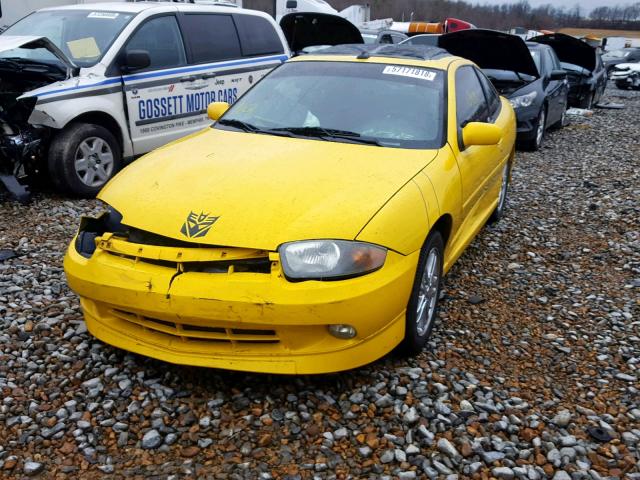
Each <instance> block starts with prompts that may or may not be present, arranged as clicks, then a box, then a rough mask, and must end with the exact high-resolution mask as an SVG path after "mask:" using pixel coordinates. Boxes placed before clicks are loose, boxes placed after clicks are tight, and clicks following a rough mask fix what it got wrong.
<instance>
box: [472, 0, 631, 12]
mask: <svg viewBox="0 0 640 480" xmlns="http://www.w3.org/2000/svg"><path fill="white" fill-rule="evenodd" d="M517 1H518V0H480V1H477V2H476V3H481V4H482V3H488V4H491V5H495V4H499V3H514V2H517ZM637 1H638V0H580V1H577V0H529V3H530V4H531V5H532V6H534V7H537V6H539V5H545V4H547V3H550V4H551V5H553V6H555V7H573V6H574V5H575V4H576V3H577V4H578V5H580V8H581V9H582V11H583V12H584V13H588V12H590V11H591V10H593V9H594V8H596V7H601V6H605V5H606V6H613V5H628V4H630V3H634V2H637Z"/></svg>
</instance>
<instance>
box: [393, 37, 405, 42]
mask: <svg viewBox="0 0 640 480" xmlns="http://www.w3.org/2000/svg"><path fill="white" fill-rule="evenodd" d="M391 36H392V37H393V43H400V42H401V41H403V40H404V39H405V37H401V36H400V35H391Z"/></svg>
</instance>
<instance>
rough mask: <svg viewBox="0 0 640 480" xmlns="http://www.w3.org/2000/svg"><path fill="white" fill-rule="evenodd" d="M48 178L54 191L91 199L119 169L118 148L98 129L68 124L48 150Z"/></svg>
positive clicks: (89, 125)
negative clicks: (54, 188)
mask: <svg viewBox="0 0 640 480" xmlns="http://www.w3.org/2000/svg"><path fill="white" fill-rule="evenodd" d="M48 160H49V161H48V167H49V175H50V177H51V180H52V182H53V184H54V186H55V187H56V189H57V190H59V191H63V192H67V193H71V194H73V195H76V196H78V197H84V198H91V197H95V196H96V195H97V193H98V192H99V191H100V190H101V189H102V187H103V186H104V185H105V184H106V183H107V182H108V181H109V179H111V177H113V176H114V175H115V174H116V172H117V171H118V170H119V169H120V168H121V165H122V153H121V149H120V144H119V143H118V141H117V140H116V138H115V137H114V135H113V134H112V133H111V132H110V131H109V130H107V129H106V128H104V127H101V126H100V125H93V124H89V123H72V124H71V125H69V126H68V127H66V128H65V129H64V130H62V132H60V134H58V135H57V136H56V137H55V138H54V139H53V141H52V142H51V145H50V147H49V159H48Z"/></svg>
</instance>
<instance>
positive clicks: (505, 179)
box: [489, 161, 511, 223]
mask: <svg viewBox="0 0 640 480" xmlns="http://www.w3.org/2000/svg"><path fill="white" fill-rule="evenodd" d="M510 177H511V162H510V161H509V162H507V163H506V164H505V166H504V168H503V169H502V182H501V184H500V193H498V205H497V206H496V209H495V210H494V211H493V213H492V214H491V216H490V217H489V223H495V222H498V221H499V220H500V219H501V218H502V215H504V211H505V210H506V208H507V193H508V191H509V179H510Z"/></svg>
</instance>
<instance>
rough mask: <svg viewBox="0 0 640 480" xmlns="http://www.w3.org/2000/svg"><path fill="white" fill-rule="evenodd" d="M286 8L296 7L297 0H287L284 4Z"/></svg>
mask: <svg viewBox="0 0 640 480" xmlns="http://www.w3.org/2000/svg"><path fill="white" fill-rule="evenodd" d="M285 7H286V8H298V1H297V0H287V3H286V5H285Z"/></svg>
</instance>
